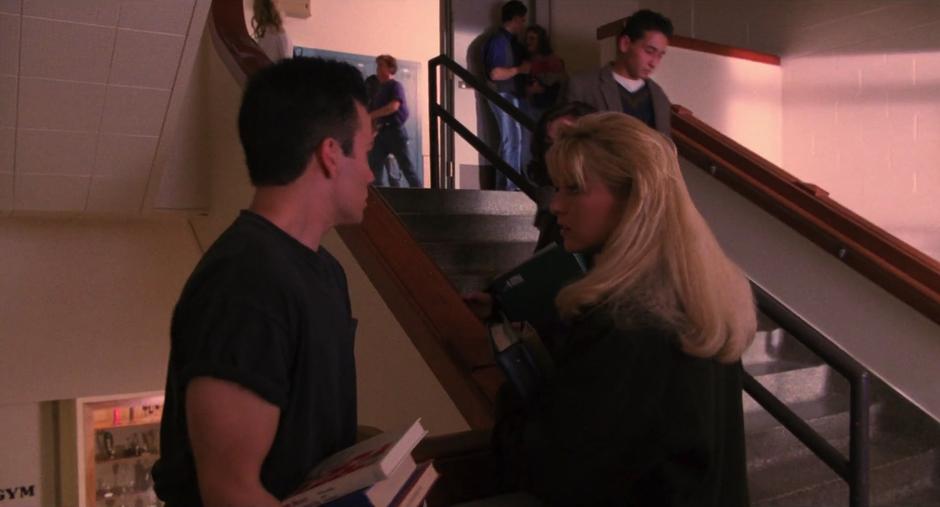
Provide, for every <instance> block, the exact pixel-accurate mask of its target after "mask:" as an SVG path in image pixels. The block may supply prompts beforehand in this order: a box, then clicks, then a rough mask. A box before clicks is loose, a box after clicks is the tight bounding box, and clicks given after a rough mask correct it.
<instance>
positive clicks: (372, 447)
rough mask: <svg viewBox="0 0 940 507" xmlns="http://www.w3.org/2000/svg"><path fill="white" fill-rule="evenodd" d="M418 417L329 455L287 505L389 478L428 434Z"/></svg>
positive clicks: (307, 504)
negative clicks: (402, 427)
mask: <svg viewBox="0 0 940 507" xmlns="http://www.w3.org/2000/svg"><path fill="white" fill-rule="evenodd" d="M427 433H428V432H427V430H425V429H424V427H423V426H422V425H421V419H418V420H416V421H415V422H414V424H412V425H411V427H409V428H408V429H407V430H405V431H400V432H391V433H382V434H381V435H376V436H374V437H372V438H370V439H368V440H363V441H362V442H359V443H358V444H355V445H353V446H352V447H347V448H346V449H343V450H342V451H339V452H338V453H336V454H334V455H332V456H330V457H328V458H326V459H325V460H323V461H322V462H320V464H319V465H317V466H316V467H315V468H314V469H313V470H311V471H310V474H308V475H307V479H306V480H304V482H303V484H301V485H300V487H299V488H298V489H297V491H295V492H294V493H293V494H291V496H290V497H288V498H287V499H286V500H284V501H283V502H282V504H281V505H282V506H283V507H314V506H317V505H322V504H324V503H326V502H329V501H330V500H334V499H336V498H339V497H341V496H344V495H348V494H349V493H352V492H354V491H358V490H361V489H363V488H368V487H369V486H372V485H373V484H375V483H377V482H379V481H381V480H383V479H386V478H388V477H389V476H390V475H391V474H392V472H394V471H395V469H396V468H397V467H398V465H399V464H401V463H402V462H403V461H404V459H405V457H406V456H408V455H410V454H411V451H412V450H414V448H415V446H416V445H418V442H420V441H421V439H422V438H424V436H425V435H427Z"/></svg>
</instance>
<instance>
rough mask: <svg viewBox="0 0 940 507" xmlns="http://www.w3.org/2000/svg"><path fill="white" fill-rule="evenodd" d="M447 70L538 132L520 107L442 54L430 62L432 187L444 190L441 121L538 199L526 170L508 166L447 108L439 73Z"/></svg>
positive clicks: (526, 193)
mask: <svg viewBox="0 0 940 507" xmlns="http://www.w3.org/2000/svg"><path fill="white" fill-rule="evenodd" d="M439 67H444V68H445V69H447V70H448V71H450V72H452V73H453V74H455V75H457V76H458V77H459V78H460V79H462V80H463V81H464V83H466V84H467V85H469V87H470V88H472V89H474V90H475V91H476V92H477V93H479V94H481V95H483V97H485V98H486V99H487V100H489V101H491V102H493V103H494V104H495V105H496V106H497V107H499V108H500V109H502V110H503V111H504V112H506V113H507V114H509V116H511V117H512V119H513V120H515V121H517V122H519V124H520V125H522V127H523V128H525V129H528V130H529V132H534V131H535V122H534V121H533V120H532V118H531V117H529V116H528V115H527V114H525V113H523V112H522V111H521V110H519V108H517V107H515V106H513V105H512V103H510V102H509V101H508V100H506V99H504V98H503V97H501V96H500V95H499V94H498V93H496V92H495V91H493V89H491V88H490V87H489V86H487V85H486V84H485V83H484V82H483V81H481V80H480V79H479V78H477V77H476V76H474V75H473V73H471V72H470V71H469V70H467V69H465V68H464V67H462V66H461V65H460V64H459V63H457V62H456V61H454V60H453V59H452V58H450V57H449V56H446V55H439V56H436V57H434V58H432V59H431V60H429V61H428V78H429V86H428V98H429V100H428V104H429V105H430V112H431V117H430V119H429V121H430V129H429V130H430V133H429V135H430V141H431V157H430V160H431V187H432V188H440V186H441V185H440V182H439V181H437V175H438V174H439V170H440V164H441V160H440V148H439V146H438V144H439V139H440V137H439V136H440V134H439V130H438V124H437V120H438V119H440V120H441V121H443V122H444V123H446V124H447V125H448V126H450V127H451V128H452V129H454V132H456V133H457V134H459V135H460V137H462V138H464V140H465V141H467V143H469V144H470V145H471V146H473V148H474V149H476V150H477V151H478V152H480V154H481V155H483V156H484V157H485V158H486V159H487V160H489V161H490V163H491V164H493V167H494V168H495V169H496V170H498V171H499V172H501V173H503V175H504V176H506V177H507V178H508V179H509V180H510V181H512V182H513V183H515V185H516V186H517V187H519V190H521V191H522V192H523V193H525V195H527V196H528V197H529V198H530V199H532V200H533V201H534V200H536V192H537V190H536V188H535V185H533V184H532V182H530V181H529V179H528V178H526V177H525V175H524V174H523V173H524V170H525V169H524V168H522V167H520V168H519V171H518V172H517V171H516V170H515V169H514V168H513V167H512V166H510V165H509V164H508V163H506V161H505V160H503V159H502V157H500V156H499V154H498V153H496V151H495V150H493V149H492V148H490V147H489V146H488V145H487V144H486V143H485V142H484V141H483V140H482V139H480V138H479V136H477V135H476V134H474V133H473V132H472V131H471V130H470V129H469V128H467V127H466V126H465V125H464V124H463V123H461V122H460V121H459V120H457V118H455V117H454V116H453V114H451V113H450V112H449V111H447V110H446V109H444V108H443V107H442V106H441V104H440V102H439V97H438V89H439V88H438V79H439V73H438V68H439Z"/></svg>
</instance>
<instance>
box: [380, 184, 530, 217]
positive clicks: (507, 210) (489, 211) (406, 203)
mask: <svg viewBox="0 0 940 507" xmlns="http://www.w3.org/2000/svg"><path fill="white" fill-rule="evenodd" d="M379 191H380V193H381V194H382V197H384V198H385V200H386V202H388V203H389V205H391V207H392V209H394V210H395V211H396V212H398V213H399V214H401V213H433V214H438V215H442V214H443V215H455V214H472V215H484V214H485V215H525V216H528V217H529V218H530V219H532V218H534V217H535V202H534V201H532V200H531V199H529V197H528V196H526V195H525V194H523V193H522V192H502V191H496V190H436V189H427V188H381V189H380V190H379Z"/></svg>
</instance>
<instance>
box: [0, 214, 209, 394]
mask: <svg viewBox="0 0 940 507" xmlns="http://www.w3.org/2000/svg"><path fill="white" fill-rule="evenodd" d="M198 255H199V251H198V249H197V246H196V242H195V240H194V238H193V235H192V231H191V230H190V228H189V225H188V224H187V223H186V221H185V220H184V219H182V218H172V217H168V218H165V219H96V218H91V217H86V218H68V217H15V216H14V217H10V218H5V219H0V322H2V323H3V325H2V326H0V343H3V349H4V353H3V354H2V355H0V405H6V404H16V403H31V402H37V401H45V400H55V399H63V398H75V397H78V396H86V395H92V394H109V393H122V392H128V391H144V390H152V389H160V388H162V386H163V383H164V381H165V368H166V357H167V353H168V350H169V340H168V337H167V332H168V329H169V317H170V312H171V311H172V308H173V305H174V304H175V303H176V298H177V297H178V295H179V292H180V289H181V288H182V286H183V283H184V282H185V280H186V277H187V276H188V274H189V271H190V270H191V269H192V267H193V266H194V265H195V262H196V260H197V259H198Z"/></svg>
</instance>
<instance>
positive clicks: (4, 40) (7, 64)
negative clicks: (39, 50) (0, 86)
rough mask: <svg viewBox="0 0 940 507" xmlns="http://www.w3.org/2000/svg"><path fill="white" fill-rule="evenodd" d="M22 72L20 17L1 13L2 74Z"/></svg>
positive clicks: (0, 50) (0, 45) (0, 68)
mask: <svg viewBox="0 0 940 507" xmlns="http://www.w3.org/2000/svg"><path fill="white" fill-rule="evenodd" d="M19 73H20V17H19V16H10V15H7V14H0V74H10V75H14V76H15V75H17V74H19Z"/></svg>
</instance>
